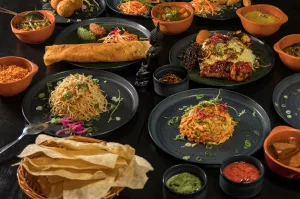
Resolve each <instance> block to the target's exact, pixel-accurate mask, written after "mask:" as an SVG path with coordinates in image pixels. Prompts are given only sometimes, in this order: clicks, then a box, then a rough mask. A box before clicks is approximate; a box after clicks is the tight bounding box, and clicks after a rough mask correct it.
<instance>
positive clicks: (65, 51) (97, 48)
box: [44, 41, 151, 66]
mask: <svg viewBox="0 0 300 199" xmlns="http://www.w3.org/2000/svg"><path fill="white" fill-rule="evenodd" d="M150 46H151V45H150V43H149V42H148V41H132V42H120V43H90V44H66V45H53V46H46V53H45V55H44V62H45V65H46V66H49V65H52V64H54V63H57V62H60V61H70V62H82V63H91V62H123V61H134V60H138V59H142V58H146V53H147V51H148V50H149V48H150Z"/></svg>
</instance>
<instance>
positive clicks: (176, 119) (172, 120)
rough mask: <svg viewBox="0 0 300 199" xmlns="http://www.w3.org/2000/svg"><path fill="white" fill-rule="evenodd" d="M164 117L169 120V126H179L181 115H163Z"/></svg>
mask: <svg viewBox="0 0 300 199" xmlns="http://www.w3.org/2000/svg"><path fill="white" fill-rule="evenodd" d="M163 118H164V119H167V120H168V126H171V125H173V126H177V125H178V123H179V117H178V116H175V117H172V118H169V117H163Z"/></svg>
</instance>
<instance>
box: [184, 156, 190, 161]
mask: <svg viewBox="0 0 300 199" xmlns="http://www.w3.org/2000/svg"><path fill="white" fill-rule="evenodd" d="M190 158H191V157H190V156H184V157H183V158H182V159H184V160H189V159H190Z"/></svg>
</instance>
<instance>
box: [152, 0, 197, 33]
mask: <svg viewBox="0 0 300 199" xmlns="http://www.w3.org/2000/svg"><path fill="white" fill-rule="evenodd" d="M166 6H177V7H181V8H185V9H186V10H188V12H189V13H190V16H189V17H188V18H186V19H183V20H180V21H164V20H160V19H158V16H157V13H158V9H159V8H163V7H166ZM151 16H152V21H153V23H154V25H155V26H157V23H158V22H159V25H160V30H161V31H162V32H163V33H165V34H167V35H178V34H180V33H183V32H184V31H186V30H187V29H188V28H189V27H190V26H191V24H192V22H193V18H194V9H193V7H192V6H191V5H190V4H189V3H187V2H169V3H160V4H157V5H156V6H154V7H153V8H152V10H151Z"/></svg>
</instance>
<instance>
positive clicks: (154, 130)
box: [148, 88, 271, 167]
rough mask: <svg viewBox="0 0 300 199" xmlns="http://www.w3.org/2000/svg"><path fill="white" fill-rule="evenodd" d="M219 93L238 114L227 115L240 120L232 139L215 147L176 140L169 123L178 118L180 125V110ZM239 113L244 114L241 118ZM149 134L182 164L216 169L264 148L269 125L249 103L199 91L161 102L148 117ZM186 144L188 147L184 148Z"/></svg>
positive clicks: (224, 92) (232, 94)
mask: <svg viewBox="0 0 300 199" xmlns="http://www.w3.org/2000/svg"><path fill="white" fill-rule="evenodd" d="M219 92H220V96H219V97H220V98H222V102H225V103H227V105H228V106H232V107H234V108H235V109H236V110H237V112H238V113H239V114H238V115H237V113H236V112H235V111H234V110H233V109H229V114H230V115H232V117H234V118H236V119H237V120H239V122H238V124H237V126H236V127H235V129H234V132H233V135H232V137H230V138H229V140H227V141H226V142H224V143H222V144H220V145H217V146H213V145H204V144H197V145H194V146H193V145H192V144H193V142H187V140H185V139H184V140H175V138H176V136H177V135H178V134H179V129H178V127H177V125H176V126H175V125H172V124H171V123H170V122H169V121H170V120H169V119H170V118H172V117H177V120H178V121H180V117H181V115H182V114H183V111H182V107H184V106H187V107H188V106H190V105H195V104H198V103H199V99H197V96H199V95H202V99H204V100H207V99H211V98H213V97H216V96H217V95H218V93H219ZM242 112H244V114H242V115H240V114H241V113H242ZM239 115H240V116H239ZM148 130H149V134H150V136H151V139H152V140H153V142H154V143H155V145H156V146H157V147H158V148H159V149H161V150H162V151H164V152H165V153H167V154H168V155H170V156H172V157H174V158H177V159H180V160H183V161H187V162H191V163H197V164H203V165H205V166H210V167H215V166H219V165H220V164H221V163H222V161H223V160H224V159H226V158H227V157H230V156H234V155H238V154H240V155H251V154H253V153H255V152H256V151H257V150H258V149H260V147H261V146H262V145H263V141H264V139H265V137H266V136H267V134H268V133H269V132H270V130H271V125H270V120H269V117H268V115H267V113H266V112H265V111H264V109H263V108H262V107H261V106H260V105H259V104H258V103H256V102H255V101H253V100H252V99H250V98H248V97H246V96H244V95H241V94H239V93H236V92H232V91H228V90H222V89H221V90H218V89H212V88H201V89H193V90H188V91H184V92H181V93H177V94H174V95H172V96H170V97H168V98H166V99H165V100H163V101H162V102H160V103H159V104H158V105H157V106H156V107H155V108H154V109H153V111H152V112H151V114H150V116H149V122H148ZM246 140H248V142H250V143H251V147H246V146H245V142H246ZM186 143H190V144H188V146H186ZM192 146H193V147H192Z"/></svg>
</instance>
